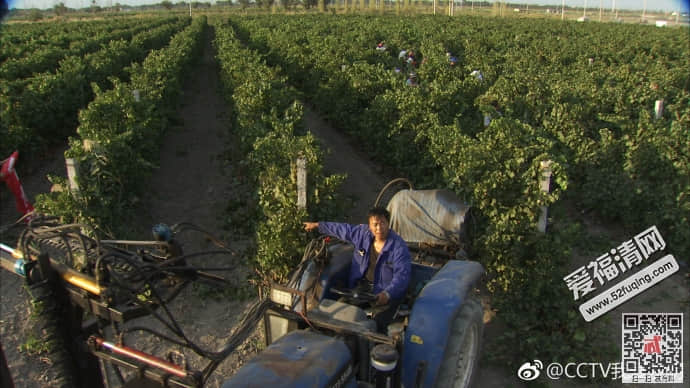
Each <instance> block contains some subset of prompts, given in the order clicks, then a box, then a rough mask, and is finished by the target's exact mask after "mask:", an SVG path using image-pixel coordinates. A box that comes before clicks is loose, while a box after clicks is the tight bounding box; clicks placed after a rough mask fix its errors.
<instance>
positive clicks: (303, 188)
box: [297, 155, 307, 209]
mask: <svg viewBox="0 0 690 388" xmlns="http://www.w3.org/2000/svg"><path fill="white" fill-rule="evenodd" d="M297 207H299V208H301V209H306V208H307V160H306V159H305V158H304V156H301V155H300V156H298V157H297Z"/></svg>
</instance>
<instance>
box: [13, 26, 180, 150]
mask: <svg viewBox="0 0 690 388" xmlns="http://www.w3.org/2000/svg"><path fill="white" fill-rule="evenodd" d="M188 23H189V21H188V20H186V19H177V18H173V19H167V20H166V21H165V22H164V23H162V24H159V23H154V27H153V28H151V29H150V30H146V31H144V30H143V29H140V30H138V31H139V32H140V33H137V34H135V35H132V34H122V35H120V34H114V35H109V37H110V38H109V39H107V40H104V39H103V38H101V39H99V40H95V41H92V42H90V44H88V45H86V46H80V45H75V46H74V47H75V48H74V49H69V48H68V49H64V50H61V49H53V48H49V49H46V50H41V53H43V54H42V55H40V56H38V57H36V58H42V59H37V60H34V59H29V58H34V56H33V55H30V56H27V57H26V58H24V59H22V60H19V61H10V65H9V67H5V66H3V67H2V70H0V77H2V78H4V79H1V80H0V90H1V91H2V94H1V95H0V119H2V120H1V123H2V124H0V136H2V137H3V139H9V140H10V141H9V142H6V141H3V142H2V143H1V144H0V152H2V154H7V153H9V152H12V151H14V150H15V149H19V150H20V151H34V150H36V149H40V148H42V147H45V146H46V145H50V144H54V143H59V142H63V141H64V140H65V139H66V137H68V136H71V135H74V131H75V129H76V127H77V125H78V116H77V115H78V111H79V110H80V109H82V108H84V107H85V106H86V105H87V104H88V103H89V101H91V100H92V99H93V98H94V97H95V96H94V92H93V91H92V88H91V84H92V83H95V84H96V85H98V87H100V88H108V87H110V84H111V79H114V78H117V79H120V80H125V81H126V80H127V78H128V74H127V72H126V71H125V69H126V67H127V66H129V65H130V64H132V63H136V62H139V61H142V60H143V59H144V58H145V57H146V54H147V52H148V51H149V50H152V49H159V48H161V47H163V46H164V45H165V44H167V43H168V42H169V40H170V37H171V36H172V35H174V34H175V33H176V32H178V31H179V30H181V29H182V28H183V27H184V26H185V25H187V24H188ZM87 31H88V29H87ZM118 36H122V37H123V38H122V39H114V40H112V38H116V37H118ZM128 38H131V40H127V39H128ZM65 39H68V38H65ZM94 45H95V46H94ZM53 51H54V52H53ZM65 55H67V56H65ZM60 58H62V59H60ZM56 63H59V65H57V68H56V67H55V66H56ZM50 69H52V72H49V71H47V70H50ZM13 76H20V77H21V76H26V77H27V78H22V79H14V78H6V77H13Z"/></svg>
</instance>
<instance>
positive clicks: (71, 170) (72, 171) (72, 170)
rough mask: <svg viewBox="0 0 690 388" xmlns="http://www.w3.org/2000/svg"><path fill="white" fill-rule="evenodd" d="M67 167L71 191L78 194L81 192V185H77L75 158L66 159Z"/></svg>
mask: <svg viewBox="0 0 690 388" xmlns="http://www.w3.org/2000/svg"><path fill="white" fill-rule="evenodd" d="M65 167H66V168H67V180H68V181H69V189H70V190H71V191H72V192H74V193H76V192H78V191H79V184H78V183H77V161H76V160H74V159H73V158H65Z"/></svg>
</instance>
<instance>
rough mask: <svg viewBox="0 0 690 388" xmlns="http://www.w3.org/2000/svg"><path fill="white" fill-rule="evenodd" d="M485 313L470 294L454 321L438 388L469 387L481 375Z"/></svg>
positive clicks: (439, 373)
mask: <svg viewBox="0 0 690 388" xmlns="http://www.w3.org/2000/svg"><path fill="white" fill-rule="evenodd" d="M483 317H484V310H483V309H482V304H481V302H480V301H479V298H477V296H476V295H469V296H468V297H467V298H466V299H465V302H464V304H463V306H462V309H461V310H460V312H459V313H458V315H457V317H455V319H454V320H453V323H452V324H451V327H450V335H449V337H448V343H447V345H446V350H445V353H444V355H443V361H441V366H440V368H439V372H438V376H437V378H436V387H439V388H440V387H444V388H446V387H453V388H469V387H471V386H472V384H474V382H475V379H476V376H477V374H478V373H479V372H478V371H479V357H480V355H481V348H482V333H483V329H484V322H483Z"/></svg>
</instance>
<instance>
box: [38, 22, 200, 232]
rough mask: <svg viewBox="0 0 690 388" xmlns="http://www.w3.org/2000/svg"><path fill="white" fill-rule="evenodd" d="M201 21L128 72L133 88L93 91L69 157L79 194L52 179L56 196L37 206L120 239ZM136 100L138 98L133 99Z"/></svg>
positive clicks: (195, 49) (120, 85)
mask: <svg viewBox="0 0 690 388" xmlns="http://www.w3.org/2000/svg"><path fill="white" fill-rule="evenodd" d="M205 28H206V19H205V18H204V17H201V18H197V19H195V20H194V22H193V23H192V24H191V25H190V26H189V27H188V28H187V29H185V30H183V31H182V32H180V33H179V34H177V35H175V36H174V37H173V38H172V39H171V40H170V43H169V45H168V46H167V47H166V48H163V49H160V50H156V51H153V52H151V53H150V54H149V55H148V56H147V57H146V59H145V60H144V61H143V62H142V64H141V65H138V64H135V65H133V66H132V68H131V73H132V76H131V82H129V83H124V82H122V81H120V80H118V79H117V78H111V80H110V81H111V83H112V85H113V88H112V89H109V90H105V91H104V90H102V89H101V88H100V87H99V86H98V84H96V83H94V84H93V85H92V87H93V89H94V94H95V95H96V97H95V98H94V100H93V101H92V102H91V103H90V104H89V106H88V109H85V110H82V111H81V112H80V114H79V122H80V125H79V128H78V129H77V133H78V135H79V138H71V139H70V148H69V149H68V150H67V151H66V153H65V155H66V156H67V157H70V158H73V159H74V160H75V161H76V164H77V166H78V180H77V183H78V186H79V190H78V191H77V192H71V190H68V186H67V184H66V183H65V182H64V181H60V180H59V179H57V178H53V180H54V183H58V184H59V185H60V186H61V187H62V191H57V192H53V193H48V194H45V195H41V196H39V198H38V200H37V203H36V207H37V208H38V209H40V210H41V211H43V212H45V213H49V214H53V215H58V216H60V217H61V218H62V219H63V221H64V222H80V223H86V224H89V225H92V226H93V227H94V228H96V229H98V230H100V231H101V232H102V233H105V234H107V235H113V234H115V235H126V233H128V229H129V228H127V226H126V223H125V222H123V220H124V219H125V218H126V217H127V215H128V214H131V211H132V209H134V205H135V204H136V203H137V201H138V195H140V193H141V190H142V188H143V187H145V185H142V182H144V181H145V179H146V178H147V177H148V175H149V174H150V173H151V171H153V169H154V168H155V163H156V162H157V160H156V156H157V152H152V150H156V149H158V147H159V141H160V138H161V136H162V135H163V133H164V131H165V129H166V128H167V122H168V118H169V117H170V115H171V114H173V113H174V111H173V110H174V107H175V104H176V102H177V99H178V95H179V90H180V85H181V79H182V77H183V76H184V74H186V73H187V72H188V71H189V66H190V64H191V63H192V62H193V61H194V58H195V57H197V56H198V54H199V52H200V49H201V42H202V37H203V34H204V31H205ZM137 96H138V97H137Z"/></svg>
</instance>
